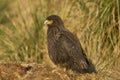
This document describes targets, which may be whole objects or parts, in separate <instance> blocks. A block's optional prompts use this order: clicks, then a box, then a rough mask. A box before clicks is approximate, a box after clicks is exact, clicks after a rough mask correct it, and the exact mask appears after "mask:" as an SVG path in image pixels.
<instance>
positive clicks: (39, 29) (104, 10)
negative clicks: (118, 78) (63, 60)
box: [0, 0, 120, 73]
mask: <svg viewBox="0 0 120 80" xmlns="http://www.w3.org/2000/svg"><path fill="white" fill-rule="evenodd" d="M6 1H7V0H6ZM0 4H1V3H0ZM5 5H8V4H7V2H6V3H5ZM1 7H3V6H0V11H3V12H2V14H0V17H3V15H4V16H5V17H4V19H5V20H6V18H7V21H8V22H7V23H1V24H0V60H1V61H9V60H10V61H22V62H37V63H42V62H43V59H44V56H45V54H46V53H47V49H46V44H47V43H46V28H45V27H44V24H43V23H44V20H45V18H46V16H48V15H51V14H57V15H59V16H61V17H62V19H63V20H64V23H65V26H66V27H67V28H68V29H69V30H70V31H72V32H73V33H74V34H75V35H77V36H78V38H79V39H80V41H81V44H82V46H83V48H84V50H85V52H86V54H87V56H88V58H89V59H91V60H92V62H93V63H94V64H95V66H96V68H97V71H98V72H99V73H100V72H104V71H107V70H113V69H118V68H119V67H120V65H119V63H120V35H119V34H120V27H119V26H120V1H119V0H113V1H110V0H105V1H104V0H102V1H100V0H98V1H96V0H89V1H88V0H85V1H80V0H72V1H69V0H65V1H59V0H54V1H52V0H49V1H44V0H36V1H33V0H20V1H19V0H15V1H13V2H11V5H10V7H9V8H10V10H9V11H6V10H5V9H4V8H2V9H1ZM4 7H5V6H4ZM1 20H2V19H1V18H0V21H1Z"/></svg>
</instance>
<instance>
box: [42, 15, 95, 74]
mask: <svg viewBox="0 0 120 80" xmlns="http://www.w3.org/2000/svg"><path fill="white" fill-rule="evenodd" d="M44 24H46V25H47V26H48V30H47V42H48V53H49V57H50V59H51V60H52V62H53V63H54V64H56V65H60V66H62V67H65V68H66V69H71V70H73V71H75V72H79V73H90V72H95V69H91V65H92V63H91V62H90V61H88V59H87V57H86V55H85V53H84V51H83V49H82V47H81V44H80V42H79V40H78V38H77V37H76V36H74V35H73V34H72V33H71V32H70V31H69V30H68V29H66V28H65V27H64V23H63V21H62V20H61V18H60V17H59V16H57V15H51V16H48V17H47V18H46V21H45V22H44Z"/></svg>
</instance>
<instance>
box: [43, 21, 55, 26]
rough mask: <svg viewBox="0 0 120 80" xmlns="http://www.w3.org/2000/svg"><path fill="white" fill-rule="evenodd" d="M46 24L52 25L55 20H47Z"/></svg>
mask: <svg viewBox="0 0 120 80" xmlns="http://www.w3.org/2000/svg"><path fill="white" fill-rule="evenodd" d="M44 24H45V25H52V24H53V20H45V22H44Z"/></svg>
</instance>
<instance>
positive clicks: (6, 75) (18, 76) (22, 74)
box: [0, 62, 120, 80]
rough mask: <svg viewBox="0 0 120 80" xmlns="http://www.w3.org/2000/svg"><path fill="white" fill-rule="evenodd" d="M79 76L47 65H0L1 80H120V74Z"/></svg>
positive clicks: (12, 63) (6, 63)
mask: <svg viewBox="0 0 120 80" xmlns="http://www.w3.org/2000/svg"><path fill="white" fill-rule="evenodd" d="M113 73H114V72H108V73H107V74H106V73H99V74H95V73H92V74H78V73H75V72H72V71H70V70H69V71H64V70H63V69H61V68H58V67H56V68H52V67H50V66H48V65H45V64H37V63H29V64H28V63H20V62H5V63H0V80H119V79H120V78H119V76H120V73H119V71H118V72H115V73H114V74H115V75H113Z"/></svg>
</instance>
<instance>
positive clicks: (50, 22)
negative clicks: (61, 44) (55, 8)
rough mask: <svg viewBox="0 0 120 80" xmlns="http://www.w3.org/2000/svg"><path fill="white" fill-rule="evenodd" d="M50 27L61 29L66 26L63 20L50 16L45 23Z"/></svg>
mask: <svg viewBox="0 0 120 80" xmlns="http://www.w3.org/2000/svg"><path fill="white" fill-rule="evenodd" d="M44 24H45V25H47V26H48V27H53V26H54V27H60V26H64V25H63V21H62V19H61V18H60V17H59V16H57V15H51V16H48V17H47V18H46V20H45V22H44Z"/></svg>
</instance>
